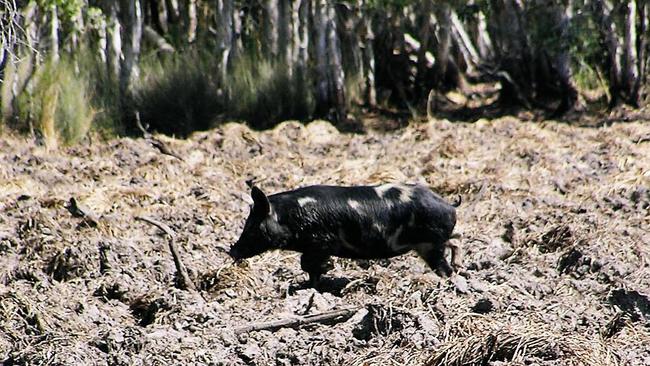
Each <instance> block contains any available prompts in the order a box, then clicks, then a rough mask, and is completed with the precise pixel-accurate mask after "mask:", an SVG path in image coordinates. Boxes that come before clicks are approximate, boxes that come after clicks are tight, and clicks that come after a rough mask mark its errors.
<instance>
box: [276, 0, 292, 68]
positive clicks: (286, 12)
mask: <svg viewBox="0 0 650 366" xmlns="http://www.w3.org/2000/svg"><path fill="white" fill-rule="evenodd" d="M278 5H279V6H278V59H279V61H280V63H282V64H283V65H284V66H285V67H284V70H285V71H286V73H287V75H289V76H291V74H292V71H293V65H292V62H291V60H292V52H293V47H292V42H291V36H292V34H293V32H292V28H293V27H292V20H293V17H292V14H293V11H292V8H291V1H289V0H278Z"/></svg>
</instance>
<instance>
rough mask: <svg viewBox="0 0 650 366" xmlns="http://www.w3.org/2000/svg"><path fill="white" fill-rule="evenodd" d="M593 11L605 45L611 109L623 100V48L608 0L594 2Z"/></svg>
mask: <svg viewBox="0 0 650 366" xmlns="http://www.w3.org/2000/svg"><path fill="white" fill-rule="evenodd" d="M593 8H594V9H593V11H594V16H595V18H596V24H598V30H599V32H600V34H601V37H602V39H603V40H604V43H605V51H606V54H607V56H606V68H607V70H608V80H609V94H610V100H609V108H610V109H611V108H614V107H615V106H617V105H618V104H619V102H620V100H621V98H620V96H621V79H622V77H621V76H622V75H621V47H620V46H619V42H618V36H617V34H616V23H615V22H614V21H613V19H612V13H613V12H612V6H611V4H609V2H608V1H606V0H593Z"/></svg>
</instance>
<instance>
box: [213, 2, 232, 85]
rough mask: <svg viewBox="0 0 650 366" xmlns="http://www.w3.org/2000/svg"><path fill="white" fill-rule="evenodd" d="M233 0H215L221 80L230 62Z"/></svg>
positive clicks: (224, 78) (226, 72)
mask: <svg viewBox="0 0 650 366" xmlns="http://www.w3.org/2000/svg"><path fill="white" fill-rule="evenodd" d="M234 11H235V10H234V4H233V0H217V12H216V14H215V15H216V18H217V19H216V22H217V42H218V44H219V54H220V56H221V60H220V69H221V80H226V75H227V74H228V65H229V62H230V53H231V50H232V47H233V40H234V38H233V12H234Z"/></svg>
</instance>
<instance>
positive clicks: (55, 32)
mask: <svg viewBox="0 0 650 366" xmlns="http://www.w3.org/2000/svg"><path fill="white" fill-rule="evenodd" d="M50 58H51V60H52V61H55V62H56V61H58V60H59V16H58V13H57V8H56V4H52V5H51V6H50Z"/></svg>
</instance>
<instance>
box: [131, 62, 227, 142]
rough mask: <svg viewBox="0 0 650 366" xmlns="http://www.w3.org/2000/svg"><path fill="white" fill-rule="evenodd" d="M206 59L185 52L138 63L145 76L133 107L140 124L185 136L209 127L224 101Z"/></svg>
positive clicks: (221, 110) (221, 109) (220, 111)
mask: <svg viewBox="0 0 650 366" xmlns="http://www.w3.org/2000/svg"><path fill="white" fill-rule="evenodd" d="M205 59H206V56H202V55H200V54H196V53H194V54H193V53H188V54H186V55H174V56H173V57H172V58H171V59H170V60H165V61H162V62H161V61H157V60H154V61H149V62H147V61H145V62H143V63H142V64H141V68H142V70H141V74H142V75H145V76H146V77H144V78H143V80H142V82H141V86H140V87H139V89H138V90H137V91H136V93H135V94H136V95H135V109H136V110H138V111H139V112H140V114H141V117H142V121H143V123H146V124H149V126H150V127H151V129H152V130H156V131H159V132H163V133H166V134H176V135H180V136H184V137H185V136H188V135H189V134H190V133H191V132H193V131H196V130H205V129H208V128H210V127H211V126H212V123H213V122H214V120H215V118H216V116H217V115H218V114H219V113H222V112H223V110H224V103H223V102H224V100H223V97H222V95H220V93H219V85H218V82H217V81H216V79H215V77H214V72H211V71H210V67H209V66H208V63H207V62H206V61H205Z"/></svg>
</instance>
